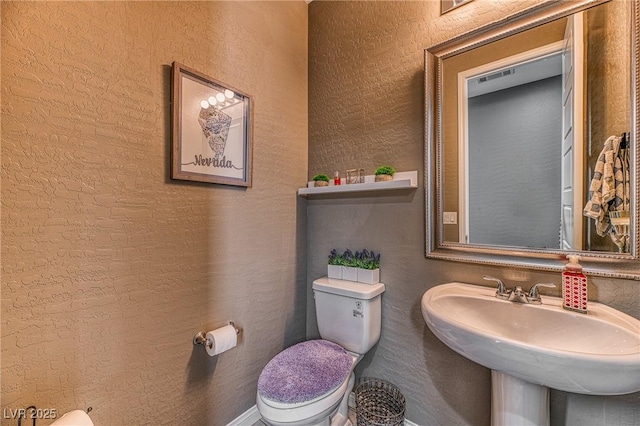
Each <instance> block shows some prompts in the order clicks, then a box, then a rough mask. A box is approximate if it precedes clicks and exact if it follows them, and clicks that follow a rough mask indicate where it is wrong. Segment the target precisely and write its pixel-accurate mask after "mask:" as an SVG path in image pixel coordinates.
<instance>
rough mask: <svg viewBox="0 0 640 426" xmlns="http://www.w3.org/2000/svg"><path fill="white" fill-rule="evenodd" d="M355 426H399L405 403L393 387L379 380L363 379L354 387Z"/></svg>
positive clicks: (402, 421) (397, 390) (401, 423)
mask: <svg viewBox="0 0 640 426" xmlns="http://www.w3.org/2000/svg"><path fill="white" fill-rule="evenodd" d="M355 394H356V425H357V426H401V425H403V424H404V411H405V408H406V401H405V399H404V395H402V392H400V389H398V388H397V387H396V386H395V385H393V384H391V383H389V382H385V381H384V380H380V379H365V380H363V381H362V383H360V384H359V385H358V386H357V387H356V391H355Z"/></svg>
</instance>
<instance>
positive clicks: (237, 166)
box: [171, 62, 253, 187]
mask: <svg viewBox="0 0 640 426" xmlns="http://www.w3.org/2000/svg"><path fill="white" fill-rule="evenodd" d="M171 81H172V88H171V125H172V139H171V179H176V180H188V181H195V182H206V183H215V184H222V185H234V186H242V187H251V166H252V155H251V153H252V130H253V125H252V124H253V123H252V108H253V102H252V99H251V96H249V95H247V94H246V93H243V92H242V91H240V90H238V89H236V88H234V87H232V86H230V85H228V84H225V83H222V82H220V81H217V80H215V79H213V78H212V77H209V76H207V75H205V74H203V73H200V72H198V71H196V70H194V69H191V68H188V67H186V66H184V65H182V64H180V63H178V62H174V63H173V64H172V77H171Z"/></svg>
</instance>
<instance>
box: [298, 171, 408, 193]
mask: <svg viewBox="0 0 640 426" xmlns="http://www.w3.org/2000/svg"><path fill="white" fill-rule="evenodd" d="M310 184H312V183H311V182H310ZM417 187H418V171H417V170H413V171H410V172H396V174H395V175H393V180H389V181H386V182H375V176H374V175H368V176H365V181H364V183H353V184H350V185H345V184H343V185H337V186H336V185H332V184H330V185H329V186H320V187H317V188H316V187H309V188H300V189H298V196H300V197H313V196H316V195H330V194H332V195H339V194H351V195H356V194H368V193H373V192H389V191H399V190H407V189H416V188H417Z"/></svg>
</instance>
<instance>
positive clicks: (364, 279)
mask: <svg viewBox="0 0 640 426" xmlns="http://www.w3.org/2000/svg"><path fill="white" fill-rule="evenodd" d="M358 282H359V283H363V284H377V283H379V282H380V268H376V269H362V268H358Z"/></svg>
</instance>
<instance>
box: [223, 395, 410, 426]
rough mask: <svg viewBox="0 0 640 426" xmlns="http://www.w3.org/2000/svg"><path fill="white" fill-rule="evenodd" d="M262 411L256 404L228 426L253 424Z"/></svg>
mask: <svg viewBox="0 0 640 426" xmlns="http://www.w3.org/2000/svg"><path fill="white" fill-rule="evenodd" d="M354 406H355V397H354V394H353V392H351V394H350V395H349V407H351V408H353V407H354ZM260 419H261V417H260V413H259V412H258V407H256V406H255V405H254V406H253V407H251V408H249V409H248V410H247V411H245V412H244V413H242V414H240V415H239V416H238V417H236V418H235V419H233V420H231V422H230V423H229V424H227V426H252V425H253V424H254V423H255V422H257V421H258V420H260ZM404 426H418V425H417V424H416V423H413V422H412V421H411V420H407V419H404Z"/></svg>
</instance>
